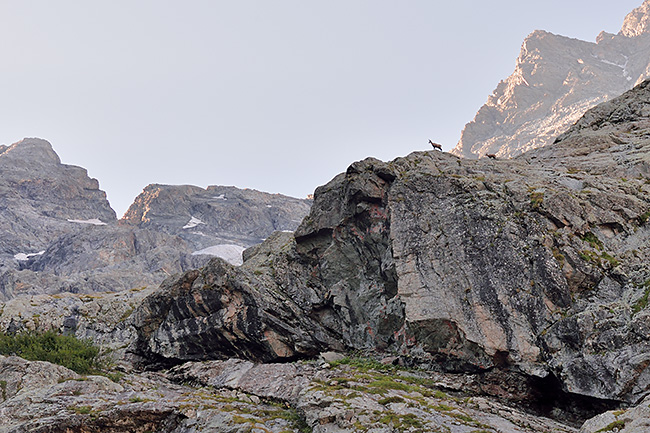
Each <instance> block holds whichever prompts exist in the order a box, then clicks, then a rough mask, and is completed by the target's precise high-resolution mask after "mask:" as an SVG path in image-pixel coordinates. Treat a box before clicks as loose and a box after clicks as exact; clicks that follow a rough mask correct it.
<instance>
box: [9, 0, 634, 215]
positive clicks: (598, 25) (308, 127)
mask: <svg viewBox="0 0 650 433" xmlns="http://www.w3.org/2000/svg"><path fill="white" fill-rule="evenodd" d="M641 3H642V0H616V1H614V0H609V1H594V0H575V1H574V0H562V1H557V0H543V1H542V0H536V1H525V0H501V1H499V0H496V1H458V0H457V1H453V2H452V1H449V0H445V1H437V0H400V1H398V0H322V1H309V0H230V1H222V0H187V1H168V0H155V1H154V0H151V1H139V0H128V1H123V0H117V1H116V0H110V1H107V0H106V1H88V0H74V1H73V0H57V1H52V0H12V1H9V0H0V41H1V42H0V59H2V67H1V68H0V83H1V84H0V86H1V87H0V88H1V89H2V93H1V94H0V126H1V128H0V143H4V144H11V143H14V142H16V141H18V140H20V139H22V138H23V137H40V138H44V139H47V140H49V141H50V142H51V143H52V145H53V146H54V149H55V150H56V152H57V153H58V154H59V156H60V157H61V159H62V161H63V162H64V163H66V164H74V165H80V166H82V167H85V168H86V169H88V172H89V174H90V176H92V177H95V178H97V179H99V182H100V186H101V188H102V189H103V190H105V191H106V192H107V193H108V198H109V200H110V202H111V204H112V206H113V208H114V209H115V210H116V211H117V212H118V215H121V214H122V213H123V212H124V211H125V210H126V208H127V207H128V205H129V204H130V203H131V202H132V201H133V199H134V198H135V196H136V195H137V194H139V193H140V191H141V190H142V189H143V188H144V187H145V186H146V185H148V184H150V183H167V184H193V185H199V186H203V187H205V186H207V185H235V186H238V187H242V188H244V187H248V188H255V189H259V190H262V191H269V192H279V193H283V194H287V195H292V196H296V197H304V196H306V195H307V194H309V193H311V192H313V190H314V189H315V187H316V186H318V185H321V184H324V183H325V182H327V181H329V180H330V179H331V178H332V177H334V176H335V175H336V174H337V173H339V172H342V171H344V170H345V169H346V168H347V166H348V165H349V164H350V163H351V162H353V161H355V160H359V159H363V158H365V157H367V156H374V157H377V158H379V159H383V160H389V159H392V158H395V157H397V156H403V155H406V154H408V153H410V152H411V151H413V150H422V149H429V145H428V144H427V140H428V139H429V138H431V139H433V140H434V141H437V142H440V143H443V145H444V147H445V150H449V149H451V148H452V147H453V146H454V145H455V144H456V142H457V141H458V139H459V137H460V132H461V130H462V128H463V126H464V125H465V123H467V122H469V121H470V120H471V119H472V118H473V117H474V114H475V113H476V111H477V110H478V108H479V107H480V106H481V105H482V104H483V103H484V102H485V101H486V99H487V96H488V95H489V94H490V93H491V92H492V90H494V88H495V87H496V85H497V83H498V82H499V81H500V80H501V79H504V78H506V77H507V76H508V75H510V73H511V72H512V70H513V68H514V64H515V59H516V57H517V55H518V54H519V49H520V46H521V43H522V41H523V39H524V38H525V37H526V35H528V34H529V33H531V32H532V31H533V30H536V29H542V30H547V31H550V32H553V33H557V34H561V35H565V36H569V37H574V38H579V39H584V40H589V41H594V40H595V38H596V36H597V35H598V33H599V32H600V31H601V30H605V31H608V32H611V33H617V32H618V31H619V29H620V26H621V24H622V22H623V18H624V17H625V15H626V14H627V13H628V12H630V11H631V10H632V9H634V8H635V7H638V6H640V5H641Z"/></svg>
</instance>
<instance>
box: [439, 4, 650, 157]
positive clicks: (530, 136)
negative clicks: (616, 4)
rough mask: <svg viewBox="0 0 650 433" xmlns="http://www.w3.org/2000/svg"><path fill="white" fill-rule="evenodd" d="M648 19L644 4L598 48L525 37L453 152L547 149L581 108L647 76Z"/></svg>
mask: <svg viewBox="0 0 650 433" xmlns="http://www.w3.org/2000/svg"><path fill="white" fill-rule="evenodd" d="M649 21H650V1H648V0H645V1H644V3H643V5H642V6H640V7H639V8H637V9H635V10H634V11H632V12H631V13H630V14H628V16H627V17H626V18H625V21H624V23H623V26H622V29H621V31H620V32H619V33H618V34H617V35H613V34H610V33H606V32H602V33H601V34H600V35H598V37H597V39H596V43H592V42H585V41H581V40H577V39H571V38H567V37H564V36H559V35H554V34H552V33H548V32H545V31H535V32H533V33H531V34H530V35H529V36H528V37H527V38H526V40H525V41H524V43H523V45H522V48H521V53H520V55H519V57H518V58H517V62H516V66H515V71H514V72H513V73H512V75H510V77H508V78H507V79H505V80H504V81H501V82H500V83H499V84H498V85H497V87H496V89H495V90H494V92H493V93H492V95H490V96H489V97H488V100H487V102H486V103H485V105H483V106H482V107H481V108H480V109H479V111H478V112H477V114H476V117H475V118H474V119H473V120H472V121H471V122H470V123H468V124H467V125H466V126H465V128H464V130H463V132H462V135H461V138H460V141H459V142H458V144H457V145H456V147H455V148H454V149H453V150H452V151H451V153H453V154H455V155H458V156H462V157H464V158H480V157H484V156H485V155H486V154H488V153H490V154H496V155H497V156H498V157H503V158H509V157H513V156H515V155H519V154H521V153H523V152H526V151H528V150H531V149H534V148H538V147H541V146H545V145H547V144H550V143H551V142H552V141H553V140H554V139H555V137H556V136H557V135H559V134H560V133H563V132H564V131H566V130H567V129H568V128H569V127H570V126H571V125H572V124H573V123H574V122H576V121H577V120H578V119H579V118H580V117H581V116H582V115H583V114H584V113H585V111H586V110H587V109H589V108H591V107H593V106H595V105H597V104H598V103H601V102H603V101H606V100H609V99H610V98H613V97H615V96H618V95H620V94H621V93H623V92H624V91H626V90H629V89H630V88H632V87H633V86H634V85H636V84H639V83H640V82H642V81H643V80H645V79H646V78H648V77H649V76H650V63H649V62H648V58H650V48H649V47H650V32H648V22H649Z"/></svg>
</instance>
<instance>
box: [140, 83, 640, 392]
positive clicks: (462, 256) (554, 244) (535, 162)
mask: <svg viewBox="0 0 650 433" xmlns="http://www.w3.org/2000/svg"><path fill="white" fill-rule="evenodd" d="M649 95H650V85H649V84H648V83H643V84H642V85H640V86H638V87H637V88H635V89H634V90H632V91H631V92H629V93H627V94H625V95H623V96H622V97H620V98H617V99H615V100H612V101H611V102H609V103H608V104H605V105H602V106H599V107H597V108H595V109H593V110H592V111H590V112H588V113H587V114H586V115H585V117H584V119H583V120H582V121H581V122H579V123H578V124H577V125H576V126H575V127H574V128H572V129H571V130H570V131H569V132H568V133H567V134H566V135H563V136H562V137H560V138H559V140H558V142H557V143H556V144H554V145H553V146H548V147H545V148H542V149H538V150H535V151H532V152H529V153H526V154H524V155H522V156H520V157H518V158H515V159H513V160H510V161H502V160H478V161H477V160H461V159H458V158H457V157H455V156H452V155H449V154H445V153H441V152H417V153H413V154H411V155H409V156H407V157H405V158H398V159H396V160H394V161H392V162H389V163H383V162H381V161H378V160H375V159H372V158H369V159H366V160H364V161H361V162H358V163H354V164H353V165H351V166H350V168H349V169H348V170H347V172H346V173H344V174H341V175H339V176H337V177H335V178H334V179H333V180H332V181H331V182H330V183H328V184H327V185H325V186H322V187H320V188H318V189H317V190H316V193H315V201H314V205H313V207H312V210H311V213H310V214H309V216H308V217H307V218H306V219H305V220H304V221H303V223H302V224H301V226H300V227H299V228H298V230H297V231H296V232H295V236H293V237H292V236H291V235H289V234H282V235H278V236H274V237H272V238H270V239H269V240H267V241H266V242H265V243H263V244H262V245H260V246H257V247H254V248H252V249H250V250H248V251H247V252H246V253H245V257H244V258H245V263H244V265H243V266H241V267H240V268H231V267H228V266H226V265H225V264H223V263H220V262H218V261H215V262H213V263H211V265H210V266H208V267H206V268H204V269H202V270H200V271H194V273H188V274H185V275H184V276H183V277H181V278H180V279H177V280H173V279H170V280H168V281H167V282H166V283H165V285H163V287H161V289H160V291H159V292H158V293H156V294H155V295H152V296H151V297H150V298H148V299H147V300H146V301H145V302H144V304H143V305H142V307H141V308H140V309H139V310H138V311H137V313H136V315H135V321H134V325H135V326H136V328H137V329H141V332H140V334H139V338H138V341H137V344H136V345H135V346H133V347H132V351H133V352H134V353H135V354H137V355H138V356H140V360H141V362H143V363H144V364H145V365H146V364H149V365H160V364H163V365H170V364H175V363H179V362H182V361H184V360H197V359H221V358H226V357H229V356H233V354H235V355H237V356H244V357H246V358H248V359H253V360H264V361H280V360H284V359H292V358H294V357H301V356H310V354H312V353H315V352H316V351H318V350H322V349H323V348H325V347H333V348H340V347H344V348H346V349H351V350H370V351H374V352H378V353H382V352H388V353H394V354H397V355H399V356H400V357H401V359H402V362H404V363H407V364H411V365H420V366H427V367H429V368H433V369H438V370H446V371H455V372H466V373H473V374H477V375H478V377H482V378H483V379H484V380H485V386H484V388H483V390H484V391H485V392H488V393H492V394H496V395H501V396H505V397H508V398H513V399H515V400H516V399H520V400H525V399H526V398H529V397H530V396H531V394H532V393H534V388H535V386H537V387H538V388H539V387H540V386H541V387H543V386H550V385H551V384H553V388H552V389H554V390H556V391H557V392H564V393H569V394H572V395H573V396H574V397H576V401H577V400H578V399H577V396H583V397H585V398H595V399H601V400H603V401H612V400H619V401H628V402H634V401H637V400H638V399H640V398H642V397H643V396H644V395H646V394H647V393H648V390H649V389H650V375H648V373H647V371H646V368H647V366H648V365H649V364H650V355H648V354H649V353H650V351H649V350H648V349H649V344H650V331H648V329H647V328H648V326H647V322H648V320H647V319H648V314H650V311H649V310H648V309H647V308H646V306H647V302H646V301H645V298H646V297H647V293H648V291H649V290H650V289H648V287H649V286H650V270H649V269H648V267H647V263H648V258H650V249H649V247H648V246H649V245H650V242H648V241H650V226H648V224H647V223H648V220H649V218H648V215H650V200H649V199H648V197H650V195H649V193H650V160H649V158H650V156H649V155H650V119H649V117H648V113H646V111H647V108H646V107H647V104H646V103H645V101H646V100H648V98H650V96H649ZM333 342H334V343H333ZM188 348H191V350H190V349H188ZM188 350H190V352H191V353H188ZM596 377H597V378H598V380H594V378H596ZM536 381H537V382H536ZM526 383H527V384H528V385H522V384H526ZM535 383H537V385H535ZM540 384H541V385H540ZM544 384H546V385H544ZM548 397H549V396H548V395H547V396H546V397H544V398H548ZM592 403H593V401H592ZM589 404H591V403H589Z"/></svg>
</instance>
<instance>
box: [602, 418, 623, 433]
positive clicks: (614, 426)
mask: <svg viewBox="0 0 650 433" xmlns="http://www.w3.org/2000/svg"><path fill="white" fill-rule="evenodd" d="M623 427H625V421H622V420H620V421H614V422H613V423H610V424H609V425H608V426H607V427H603V428H601V429H600V430H597V431H596V433H601V432H608V431H614V429H616V431H619V430H620V429H622V428H623Z"/></svg>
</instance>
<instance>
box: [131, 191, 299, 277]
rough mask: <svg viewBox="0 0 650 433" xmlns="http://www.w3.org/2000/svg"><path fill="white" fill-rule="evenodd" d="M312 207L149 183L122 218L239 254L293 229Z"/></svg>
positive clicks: (201, 246) (198, 247) (198, 246)
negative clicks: (274, 235) (271, 235)
mask: <svg viewBox="0 0 650 433" xmlns="http://www.w3.org/2000/svg"><path fill="white" fill-rule="evenodd" d="M310 206H311V200H306V199H305V200H302V199H297V198H293V197H287V196H285V195H281V194H268V193H264V192H260V191H255V190H252V189H239V188H235V187H232V186H216V185H212V186H208V187H207V188H206V189H203V188H200V187H197V186H191V185H149V186H147V187H146V188H145V189H144V191H143V192H142V194H140V195H139V196H138V197H137V198H136V199H135V201H134V203H133V204H132V205H131V207H130V208H129V209H128V210H127V212H126V213H125V214H124V217H123V218H122V221H123V222H124V223H126V224H129V225H133V226H136V227H139V228H147V229H152V230H155V231H160V232H164V233H167V234H170V235H174V236H178V237H180V238H181V239H183V240H185V241H186V242H187V243H188V244H189V245H191V246H192V248H193V249H194V250H195V252H203V254H207V255H209V254H210V253H211V251H214V252H215V253H218V250H219V249H220V248H221V249H223V250H224V252H225V251H226V249H227V247H230V248H231V249H235V250H238V251H239V253H241V251H243V250H244V249H245V248H246V247H250V246H253V245H256V244H259V243H260V242H262V241H263V240H264V239H266V238H267V237H268V236H269V235H270V234H271V233H273V232H274V231H294V230H295V229H296V228H297V227H298V225H299V224H300V222H301V221H302V219H303V218H304V217H305V215H307V213H308V212H309V208H310ZM234 247H238V248H234ZM214 255H217V254H214ZM237 264H241V260H238V261H237Z"/></svg>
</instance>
